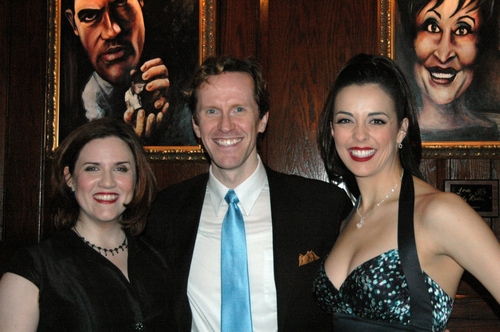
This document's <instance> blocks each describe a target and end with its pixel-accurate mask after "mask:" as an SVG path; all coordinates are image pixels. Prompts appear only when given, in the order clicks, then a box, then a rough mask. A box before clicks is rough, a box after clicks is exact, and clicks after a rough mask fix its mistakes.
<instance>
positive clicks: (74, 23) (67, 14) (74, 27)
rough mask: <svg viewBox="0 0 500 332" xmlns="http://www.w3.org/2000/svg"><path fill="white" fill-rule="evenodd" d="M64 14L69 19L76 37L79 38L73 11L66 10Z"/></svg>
mask: <svg viewBox="0 0 500 332" xmlns="http://www.w3.org/2000/svg"><path fill="white" fill-rule="evenodd" d="M64 14H66V18H67V19H68V21H69V24H71V27H72V28H73V32H74V33H75V35H77V36H79V34H78V29H77V28H76V22H75V14H73V11H72V10H71V9H66V11H65V12H64Z"/></svg>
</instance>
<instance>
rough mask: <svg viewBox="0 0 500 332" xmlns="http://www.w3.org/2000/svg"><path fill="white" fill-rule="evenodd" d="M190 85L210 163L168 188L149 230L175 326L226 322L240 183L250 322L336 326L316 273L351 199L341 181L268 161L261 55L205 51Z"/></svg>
mask: <svg viewBox="0 0 500 332" xmlns="http://www.w3.org/2000/svg"><path fill="white" fill-rule="evenodd" d="M191 89H192V91H191V95H190V100H189V104H190V109H191V110H192V112H193V128H194V131H195V133H196V135H197V136H198V137H199V138H200V139H201V141H202V143H203V146H204V147H205V150H206V151H207V153H208V155H209V157H210V160H211V166H210V170H209V173H207V174H202V175H199V176H196V177H194V178H192V179H189V180H187V181H184V182H182V183H180V184H176V185H173V186H170V187H168V188H166V189H165V190H163V191H161V192H160V193H159V195H158V197H157V199H156V201H155V202H154V204H153V207H152V209H151V212H150V217H149V221H148V226H147V228H146V235H147V236H149V237H151V238H154V239H155V240H157V241H161V243H162V245H163V250H164V253H165V256H166V258H167V261H168V263H169V264H170V266H171V267H172V269H173V274H174V279H175V284H174V285H172V290H173V293H174V294H173V296H172V298H171V299H168V300H169V301H173V305H174V307H175V312H174V315H175V324H176V325H177V329H178V330H179V331H221V330H222V331H224V329H221V302H223V300H221V287H222V286H221V274H222V273H221V247H222V245H221V228H222V223H223V220H224V215H225V214H226V211H227V210H228V204H227V203H226V202H225V200H224V197H225V195H226V193H227V192H228V190H230V189H233V190H234V192H235V193H236V194H237V196H238V198H239V204H238V207H239V209H240V210H241V213H242V215H243V220H244V225H245V226H244V227H245V233H246V248H247V253H248V276H249V286H250V287H249V288H250V304H251V323H252V329H253V331H276V330H280V331H330V330H332V317H331V315H329V314H326V313H324V312H322V311H321V309H320V308H319V307H318V306H317V305H316V303H315V302H314V300H313V297H312V282H313V279H314V276H315V274H316V271H317V270H318V268H319V264H320V263H321V262H322V259H323V258H324V257H325V255H326V254H327V253H328V252H329V251H330V249H331V247H332V245H333V242H334V241H335V239H336V237H337V234H338V228H339V224H340V222H341V221H342V220H343V219H344V217H346V215H347V214H348V212H349V211H350V210H351V207H352V205H351V201H350V200H349V199H348V197H347V195H346V194H345V192H344V191H343V190H341V189H340V188H338V187H337V186H335V185H332V184H329V183H326V182H322V181H318V180H311V179H306V178H303V177H298V176H293V175H285V174H282V173H278V172H275V171H273V170H272V169H270V168H268V167H267V166H265V165H264V164H263V162H262V161H261V159H260V157H259V155H258V152H257V145H258V137H259V136H260V135H261V134H262V133H263V132H264V131H265V129H266V125H267V121H268V117H269V112H268V111H269V96H268V93H267V89H266V83H265V81H264V79H263V78H262V72H261V68H260V65H259V64H258V63H257V62H255V61H253V60H245V61H242V60H238V59H235V58H232V57H228V56H222V57H219V58H208V59H206V60H205V61H204V62H203V64H202V65H201V67H200V68H199V69H198V70H197V72H196V73H195V76H194V79H193V81H192V84H191ZM236 272H237V271H235V272H234V273H236ZM239 318H240V317H238V319H239ZM238 330H240V329H238Z"/></svg>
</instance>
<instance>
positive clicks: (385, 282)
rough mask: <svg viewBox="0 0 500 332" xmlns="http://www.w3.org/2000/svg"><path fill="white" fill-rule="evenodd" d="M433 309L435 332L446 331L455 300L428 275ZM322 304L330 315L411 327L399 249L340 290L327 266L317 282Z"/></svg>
mask: <svg viewBox="0 0 500 332" xmlns="http://www.w3.org/2000/svg"><path fill="white" fill-rule="evenodd" d="M423 275H424V277H425V282H426V284H427V285H428V286H429V287H428V291H429V294H430V296H431V304H432V307H433V312H432V317H433V319H432V321H433V331H443V330H444V328H445V327H446V323H447V322H448V319H449V317H450V314H451V309H452V307H453V299H452V298H450V296H448V294H446V293H445V292H444V291H443V289H442V288H441V287H439V285H438V284H436V282H434V280H432V279H431V278H430V277H429V276H428V275H427V274H425V272H424V273H423ZM313 291H314V295H315V297H316V300H317V302H318V304H319V305H320V306H321V307H322V308H323V310H325V311H328V312H331V313H333V312H341V313H346V314H351V315H356V316H358V317H363V318H369V319H374V320H378V321H385V322H392V323H400V324H403V325H408V324H409V320H410V309H411V308H410V305H409V298H410V294H409V290H408V284H407V282H406V278H405V275H404V273H403V269H402V266H401V260H400V258H399V252H398V250H397V249H392V250H389V251H388V252H385V253H383V254H381V255H379V256H377V257H374V258H372V259H370V260H368V261H367V262H365V263H363V264H361V265H360V266H358V267H357V268H355V269H354V270H353V271H352V272H351V273H350V274H349V276H348V277H347V278H346V280H345V281H344V283H343V284H342V285H341V286H340V289H339V290H337V289H336V288H335V286H334V285H333V284H332V282H331V281H330V279H328V276H327V275H326V272H325V268H324V264H322V265H321V268H320V269H319V271H318V275H317V277H316V279H315V281H314V290H313Z"/></svg>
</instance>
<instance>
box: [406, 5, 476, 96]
mask: <svg viewBox="0 0 500 332" xmlns="http://www.w3.org/2000/svg"><path fill="white" fill-rule="evenodd" d="M471 2H475V1H471V0H466V1H465V3H464V4H463V6H462V8H461V9H460V10H458V11H457V7H458V0H445V1H444V2H443V3H442V4H441V5H440V6H439V7H437V8H433V7H434V6H435V4H436V0H433V1H431V2H430V3H429V4H428V5H427V6H425V7H424V8H423V9H422V11H420V13H419V14H418V15H417V21H416V24H417V37H416V39H415V41H414V46H415V52H416V56H417V62H416V63H415V67H414V72H415V78H416V81H417V84H418V85H419V87H420V90H421V91H422V92H423V96H424V98H425V97H427V98H428V99H430V100H432V101H433V102H434V103H436V104H438V105H445V104H449V103H451V102H452V101H453V100H454V99H456V98H458V97H459V96H460V95H462V93H463V92H464V91H465V90H466V89H467V88H468V87H469V86H470V83H471V82H472V78H473V74H474V73H473V69H472V66H473V64H474V62H475V60H476V57H477V53H478V50H477V43H478V30H479V27H480V25H481V17H480V13H479V9H474V10H471V8H472V7H475V4H474V3H472V4H471Z"/></svg>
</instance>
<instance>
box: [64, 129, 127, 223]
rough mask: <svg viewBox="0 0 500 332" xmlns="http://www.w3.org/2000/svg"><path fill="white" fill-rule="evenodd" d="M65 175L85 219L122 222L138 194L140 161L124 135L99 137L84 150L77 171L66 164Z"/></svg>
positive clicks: (80, 217) (76, 167)
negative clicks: (70, 170)
mask: <svg viewBox="0 0 500 332" xmlns="http://www.w3.org/2000/svg"><path fill="white" fill-rule="evenodd" d="M64 175H65V178H66V182H67V184H68V186H69V187H70V188H71V189H72V190H73V191H74V193H75V198H76V201H77V202H78V204H79V206H80V215H79V218H78V219H79V220H80V221H81V222H84V223H85V222H94V223H96V222H118V221H119V220H120V218H121V215H122V214H123V212H124V211H125V206H124V204H127V203H129V202H130V201H131V200H132V197H133V195H134V188H135V183H136V164H135V159H134V156H133V154H132V151H131V150H130V148H129V147H128V145H127V144H126V143H125V142H124V141H122V140H121V139H119V138H117V137H109V138H103V139H95V140H93V141H90V142H89V143H87V144H86V145H85V146H84V147H83V149H82V150H81V151H80V155H79V157H78V160H77V161H76V164H75V168H74V172H73V174H70V173H69V168H68V167H65V168H64Z"/></svg>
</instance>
